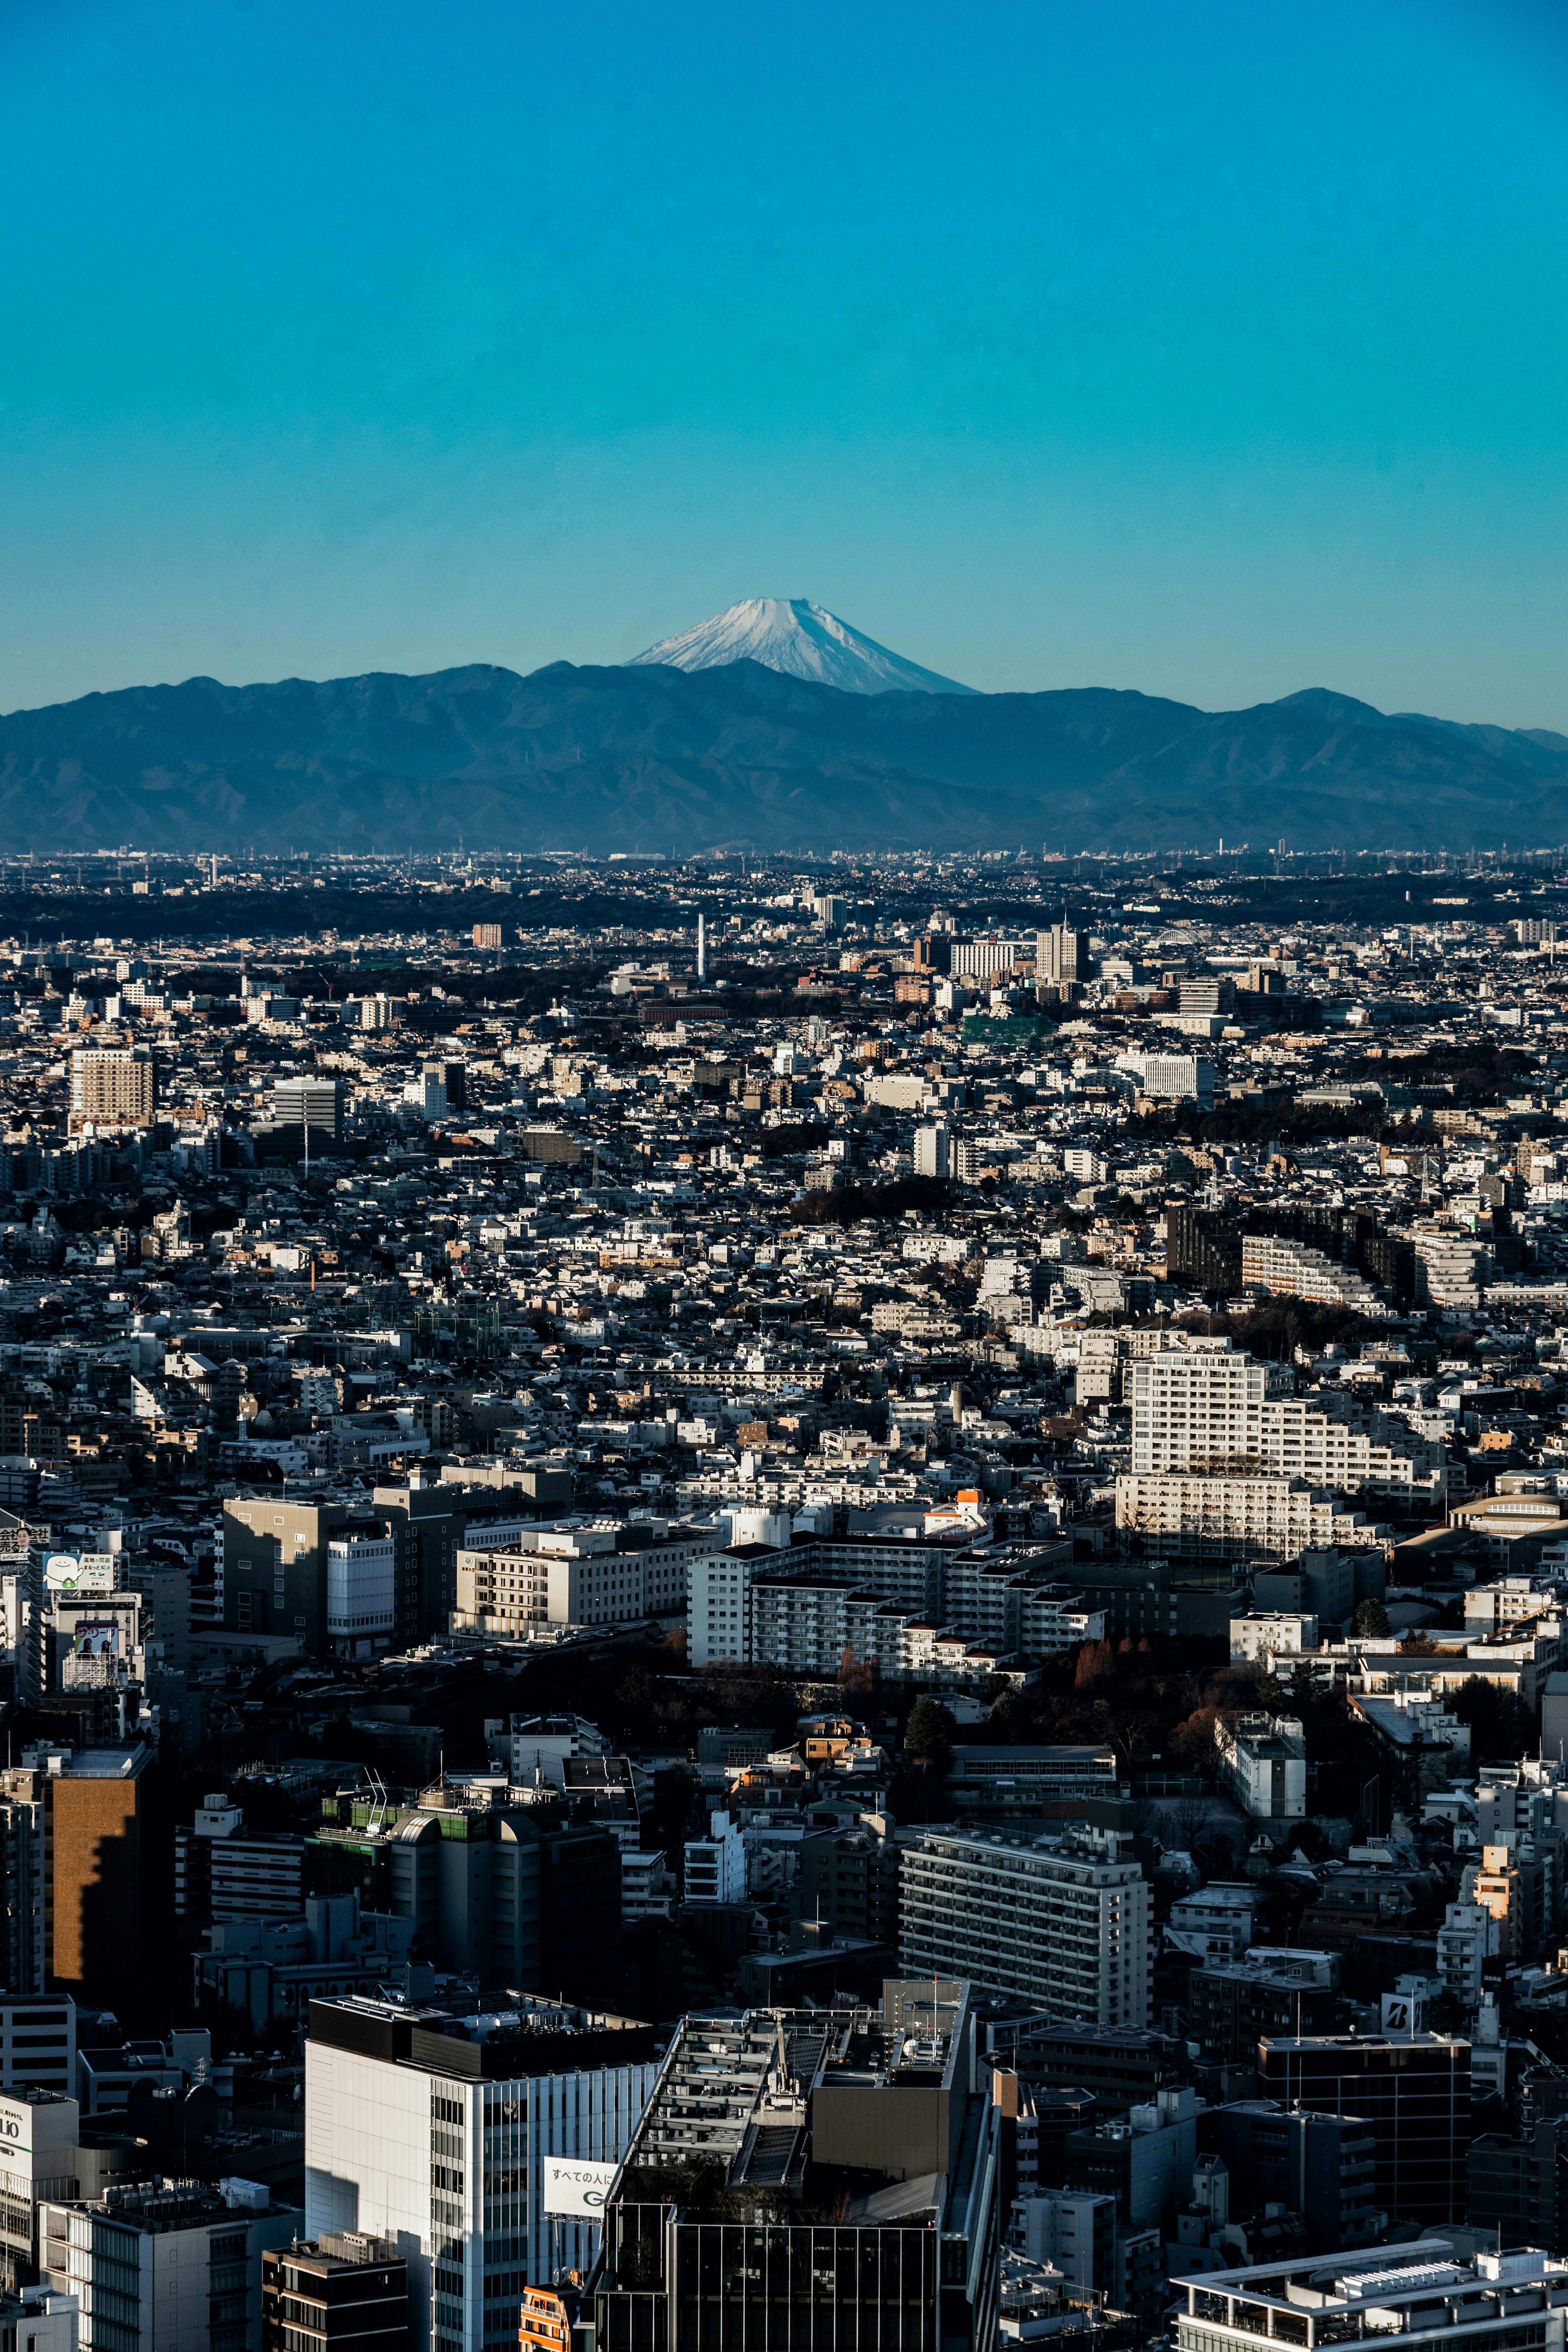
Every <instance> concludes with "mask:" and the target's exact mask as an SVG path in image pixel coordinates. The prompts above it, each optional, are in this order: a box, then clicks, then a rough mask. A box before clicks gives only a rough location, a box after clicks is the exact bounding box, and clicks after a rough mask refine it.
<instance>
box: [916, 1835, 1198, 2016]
mask: <svg viewBox="0 0 1568 2352" xmlns="http://www.w3.org/2000/svg"><path fill="white" fill-rule="evenodd" d="M1118 1843H1119V1842H1118V1840H1117V1839H1116V1837H1115V1836H1114V1834H1112V1833H1109V1832H1081V1833H1072V1832H1068V1833H1066V1834H1063V1835H1061V1836H1058V1837H1039V1838H1036V1839H1027V1838H1025V1837H1022V1836H994V1837H986V1836H982V1835H978V1834H967V1835H966V1834H962V1833H955V1832H951V1831H947V1830H933V1831H931V1832H928V1833H927V1834H926V1835H925V1836H924V1837H923V1838H922V1839H921V1842H920V1843H919V1844H918V1845H911V1846H909V1847H907V1848H906V1849H905V1851H904V1853H903V1855H902V1858H901V1861H900V1887H899V1892H900V1930H899V1964H900V1967H901V1968H903V1969H908V1970H909V1971H910V1973H911V1974H918V1973H920V1972H921V1971H923V1972H924V1973H925V1974H927V1975H931V1974H932V1973H933V1972H935V1973H938V1974H941V1975H944V1976H951V1977H960V1976H962V1977H964V1978H966V1979H969V1980H971V1981H972V1982H973V1984H974V1985H975V1987H976V1988H977V1990H981V1991H983V1992H986V1993H991V1994H996V1995H1001V1996H1004V1997H1007V1998H1012V1999H1016V2000H1026V2001H1033V2002H1037V2003H1039V2004H1040V2006H1041V2007H1043V2008H1047V2009H1049V2010H1050V2011H1052V2012H1053V2014H1054V2015H1055V2016H1057V2017H1058V2018H1065V2019H1072V2018H1082V2019H1088V2020H1091V2021H1094V2022H1095V2023H1097V2024H1101V2025H1133V2026H1142V2025H1145V2024H1147V2022H1148V2018H1149V1970H1150V1919H1151V1912H1150V1890H1149V1885H1148V1882H1147V1880H1146V1879H1145V1878H1144V1876H1143V1874H1142V1871H1141V1870H1140V1868H1139V1866H1138V1864H1136V1863H1135V1862H1133V1861H1131V1860H1128V1861H1125V1862H1123V1861H1121V1860H1119V1859H1118V1858H1117V1853H1118Z"/></svg>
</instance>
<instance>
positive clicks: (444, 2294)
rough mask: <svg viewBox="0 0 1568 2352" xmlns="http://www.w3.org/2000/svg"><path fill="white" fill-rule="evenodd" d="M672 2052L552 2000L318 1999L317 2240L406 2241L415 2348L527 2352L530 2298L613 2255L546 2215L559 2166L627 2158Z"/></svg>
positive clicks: (311, 2172) (313, 2018) (308, 2101)
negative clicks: (536, 2287) (328, 2235)
mask: <svg viewBox="0 0 1568 2352" xmlns="http://www.w3.org/2000/svg"><path fill="white" fill-rule="evenodd" d="M530 2027H531V2030H529V2029H530ZM574 2042H575V2043H577V2044H578V2045H580V2048H581V2052H582V2058H581V2062H580V2063H578V2064H575V2065H574V2064H573V2063H572V2057H573V2045H574ZM623 2052H624V2054H622V2053H623ZM658 2063H659V2062H658V2036H657V2035H656V2034H655V2032H654V2031H653V2029H651V2028H647V2027H635V2026H627V2025H626V2023H625V2021H623V2020H621V2019H617V2018H593V2017H589V2016H588V2015H586V2013H585V2012H584V2011H581V2010H572V2009H557V2008H555V2007H554V2006H552V2004H550V2003H546V2002H535V2003H531V2004H530V2006H529V2009H528V2010H527V2011H524V2012H521V2013H504V2014H502V2015H499V2016H493V2017H473V2018H468V2017H465V2018H460V2019H458V2018H453V2017H450V2016H448V2015H447V2014H446V2013H444V2012H441V2011H426V2012H420V2011H408V2010H405V2009H401V2008H399V2007H397V2006H396V2005H395V2004H393V2003H391V2002H385V2001H379V2000H363V1999H349V2000H339V2001H317V2002H314V2003H313V2004H312V2006H311V2011H310V2038H309V2040H308V2041H307V2042H306V2044H305V2223H304V2230H303V2232H302V2234H303V2235H305V2236H307V2237H312V2238H313V2237H316V2236H318V2235H319V2234H320V2233H321V2231H323V2230H344V2229H353V2230H359V2231H365V2232H367V2233H368V2234H371V2235H373V2236H376V2237H382V2238H390V2239H392V2240H393V2241H394V2242H395V2244H396V2246H397V2249H398V2252H399V2253H401V2254H402V2255H404V2257H405V2260H406V2262H407V2264H408V2318H409V2341H410V2343H411V2344H416V2345H420V2346H425V2347H429V2352H500V2347H503V2346H504V2347H506V2352H513V2347H515V2345H516V2342H517V2315H518V2306H519V2303H520V2300H521V2291H522V2289H523V2287H524V2286H526V2285H528V2284H531V2283H533V2282H537V2281H538V2280H540V2279H542V2278H549V2277H552V2276H553V2275H555V2274H557V2273H558V2272H559V2271H563V2270H565V2269H568V2268H575V2269H577V2270H579V2271H581V2272H584V2273H586V2272H587V2270H588V2269H589V2268H590V2266H591V2264H592V2263H593V2260H594V2256H595V2252H596V2251H597V2245H598V2236H599V2232H598V2227H597V2225H596V2223H594V2222H591V2221H546V2219H545V2210H544V2188H545V2159H546V2158H549V2157H576V2158H588V2159H590V2160H592V2161H595V2162H598V2163H602V2164H605V2166H611V2165H615V2164H616V2163H618V2162H619V2160H620V2158H622V2157H623V2156H624V2155H625V2154H626V2148H627V2147H628V2146H629V2144H630V2140H631V2136H632V2133H633V2130H634V2129H635V2127H636V2126H637V2120H638V2118H639V2117H640V2116H641V2114H642V2111H643V2108H644V2106H645V2105H646V2104H647V2097H648V2094H649V2092H650V2091H651V2090H652V2088H653V2084H654V2082H655V2079H656V2078H657V2076H658ZM535 2068H539V2069H541V2071H538V2072H535V2071H533V2069H535ZM545 2070H547V2071H545ZM608 2177H609V2176H608V2173H607V2172H606V2174H605V2179H608ZM148 2340H149V2341H150V2340H151V2339H150V2338H149V2339H148Z"/></svg>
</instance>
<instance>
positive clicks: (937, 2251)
mask: <svg viewBox="0 0 1568 2352" xmlns="http://www.w3.org/2000/svg"><path fill="white" fill-rule="evenodd" d="M1001 2137H1002V2117H1001V2112H1000V2110H999V2109H998V2108H997V2107H996V2106H994V2105H993V2104H992V2100H991V2097H990V2080H989V2075H988V2074H987V2072H986V2070H985V2069H984V2066H983V2064H982V2063H981V2062H980V2060H979V2058H978V2056H977V2053H976V2047H975V2029H974V2021H973V2011H972V2005H971V1996H970V1989H969V1987H968V1986H967V1985H964V1984H955V1983H952V1982H947V1983H943V1982H940V1981H939V1982H937V1983H935V1984H933V1983H932V1982H931V1979H929V1978H928V1979H925V1980H923V1981H922V1982H920V1983H912V1982H897V1981H889V1982H887V1983H885V1984H884V1986H883V1989H882V2000H881V2002H880V2005H879V2006H878V2007H875V2008H873V2007H858V2008H854V2009H812V2010H788V2009H763V2010H752V2011H746V2012H745V2013H743V2014H742V2016H740V2017H736V2016H735V2015H734V2014H733V2012H731V2013H729V2014H727V2015H723V2016H717V2017H701V2016H691V2017H687V2018H686V2019H684V2020H683V2021H682V2022H681V2025H680V2027H679V2031H678V2032H677V2035H676V2039H675V2041H674V2042H673V2043H672V2044H671V2047H670V2050H669V2053H668V2057H667V2058H666V2060H665V2063H664V2066H663V2068H662V2070H661V2072H660V2074H659V2077H658V2083H657V2084H656V2085H655V2087H654V2090H653V2093H652V2095H651V2096H650V2098H649V2100H648V2104H647V2112H646V2114H645V2115H644V2116H643V2118H642V2120H641V2122H640V2124H639V2125H638V2127H637V2134H636V2136H635V2138H634V2140H633V2142H632V2146H631V2148H630V2150H629V2152H628V2154H627V2158H626V2166H625V2168H624V2169H623V2170H622V2172H621V2174H620V2176H619V2178H618V2179H617V2180H616V2183H615V2185H614V2188H613V2189H612V2191H611V2194H610V2197H609V2200H608V2201H607V2203H606V2205H605V2237H604V2248H603V2252H602V2255H601V2258H600V2261H599V2263H598V2265H597V2267H596V2269H595V2273H594V2278H593V2282H592V2284H593V2290H594V2322H595V2342H596V2344H597V2346H598V2347H600V2352H639V2347H644V2346H647V2347H654V2346H660V2345H662V2346H679V2345H688V2344H693V2345H702V2346H704V2347H708V2352H746V2347H755V2346H757V2345H759V2344H765V2345H767V2346H768V2347H770V2352H879V2347H881V2352H893V2347H904V2352H937V2347H938V2346H939V2345H940V2346H941V2347H944V2352H969V2347H974V2352H978V2348H979V2347H982V2346H985V2347H989V2346H991V2345H993V2344H994V2341H995V2334H996V2325H997V2277H998V2263H999V2252H1000V2226H1001V2221H1002V2219H1003V2216H1002V2213H1001V2210H1000V2207H1001V2199H1000V2179H999V2174H1000V2163H999V2156H1000V2146H1001ZM763 2200H765V2210H766V2211H767V2216H768V2221H767V2228H766V2232H765V2243H766V2258H765V2260H763V2261H758V2260H756V2259H754V2258H752V2257H751V2256H749V2254H748V2252H747V2248H748V2246H749V2244H751V2243H752V2241H753V2240H754V2242H755V2244H756V2247H757V2249H758V2251H759V2252H760V2251H761V2249H762V2246H763V2234H762V2233H761V2231H760V2229H759V2227H758V2225H757V2223H754V2222H753V2223H749V2222H747V2221H744V2220H742V2218H740V2217H741V2216H742V2215H743V2214H745V2213H747V2212H749V2211H752V2210H755V2209H756V2208H757V2207H758V2206H759V2204H762V2203H763ZM825 2215H831V2216H832V2218H831V2219H830V2220H827V2219H825V2218H824V2217H825Z"/></svg>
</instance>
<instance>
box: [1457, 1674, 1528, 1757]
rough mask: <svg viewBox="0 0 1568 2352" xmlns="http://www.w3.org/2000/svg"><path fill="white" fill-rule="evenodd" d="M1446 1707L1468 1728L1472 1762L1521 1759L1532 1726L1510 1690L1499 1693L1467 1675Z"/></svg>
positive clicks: (1496, 1689) (1519, 1700)
mask: <svg viewBox="0 0 1568 2352" xmlns="http://www.w3.org/2000/svg"><path fill="white" fill-rule="evenodd" d="M1448 1706H1449V1708H1450V1710H1451V1712H1452V1713H1453V1714H1455V1715H1457V1716H1458V1719H1459V1721H1460V1722H1461V1723H1464V1724H1468V1726H1469V1731H1470V1756H1471V1760H1472V1761H1473V1762H1475V1763H1478V1764H1483V1763H1487V1762H1489V1761H1492V1760H1495V1759H1499V1758H1501V1759H1511V1758H1513V1757H1516V1756H1522V1755H1523V1754H1524V1752H1525V1750H1526V1748H1528V1747H1529V1745H1530V1740H1531V1733H1532V1730H1533V1726H1532V1724H1531V1717H1530V1712H1529V1709H1528V1708H1527V1707H1526V1706H1524V1705H1523V1703H1522V1701H1521V1699H1519V1698H1518V1697H1517V1696H1515V1694H1514V1693H1513V1692H1512V1691H1508V1690H1500V1689H1499V1687H1498V1685H1497V1684H1496V1683H1489V1682H1487V1681H1485V1680H1484V1679H1483V1677H1482V1676H1481V1675H1468V1677H1467V1678H1466V1680H1465V1681H1464V1682H1462V1683H1461V1684H1460V1685H1459V1687H1458V1690H1457V1691H1456V1692H1455V1693H1454V1695H1453V1696H1452V1697H1451V1698H1450V1699H1449V1701H1448Z"/></svg>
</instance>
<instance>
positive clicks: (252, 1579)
mask: <svg viewBox="0 0 1568 2352" xmlns="http://www.w3.org/2000/svg"><path fill="white" fill-rule="evenodd" d="M347 1518H348V1507H347V1505H346V1504H343V1503H286V1502H283V1501H282V1500H280V1499H279V1500H274V1498H273V1497H272V1496H269V1495H268V1496H260V1497H258V1498H251V1497H248V1496H247V1497H244V1498H242V1499H240V1500H238V1501H233V1502H227V1503H226V1504H225V1505H224V1511H223V1528H222V1533H223V1622H224V1627H225V1630H226V1632H228V1633H285V1634H294V1635H297V1636H298V1637H299V1641H300V1648H301V1649H302V1650H303V1651H304V1653H305V1655H306V1656H307V1657H312V1658H315V1657H324V1656H325V1655H326V1654H327V1550H328V1546H329V1544H330V1543H331V1538H332V1537H333V1536H334V1535H335V1534H336V1533H337V1532H338V1530H339V1529H340V1528H342V1526H343V1524H344V1522H345V1521H346V1520H347Z"/></svg>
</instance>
